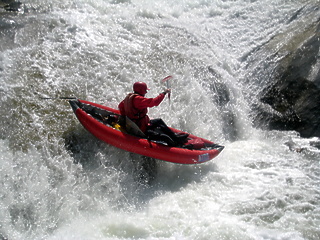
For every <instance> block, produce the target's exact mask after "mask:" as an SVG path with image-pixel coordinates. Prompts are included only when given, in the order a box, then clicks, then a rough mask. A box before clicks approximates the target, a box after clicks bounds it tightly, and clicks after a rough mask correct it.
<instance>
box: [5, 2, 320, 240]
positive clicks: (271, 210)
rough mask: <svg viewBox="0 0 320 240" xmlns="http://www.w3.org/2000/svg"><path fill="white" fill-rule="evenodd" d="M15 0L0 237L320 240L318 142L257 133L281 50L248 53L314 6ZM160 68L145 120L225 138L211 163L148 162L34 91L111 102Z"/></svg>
mask: <svg viewBox="0 0 320 240" xmlns="http://www.w3.org/2000/svg"><path fill="white" fill-rule="evenodd" d="M21 2H22V6H21V9H20V11H19V12H17V13H8V12H5V11H4V10H3V11H0V39H1V42H0V83H1V84H0V186H1V187H0V239H1V240H4V239H8V240H20V239H21V240H22V239H24V240H25V239H32V240H35V239H48V240H54V239H66V240H71V239H77V240H78V239H86V240H90V239H95V240H96V239H182V240H194V239H203V240H206V239H216V240H223V239H225V240H227V239H241V240H243V239H248V240H249V239H250V240H251V239H255V240H260V239H277V240H289V239H290V240H291V239H295V240H302V239H310V240H316V239H319V238H320V227H319V226H320V189H319V184H320V166H319V157H320V150H319V148H317V146H318V147H319V145H320V144H319V139H318V138H310V139H305V138H301V137H300V136H299V134H298V133H296V132H294V131H291V132H287V131H268V130H261V129H256V128H254V127H253V124H252V119H251V117H252V114H253V113H252V111H251V109H250V102H251V101H255V99H256V98H257V95H259V92H260V91H261V90H262V88H264V87H265V86H266V85H267V84H268V83H269V81H271V80H270V79H271V76H270V75H271V69H268V67H270V65H269V64H268V63H266V62H264V61H265V59H268V58H266V57H265V56H268V55H269V54H270V55H271V53H272V52H273V51H274V49H276V48H277V46H273V49H272V48H271V46H270V49H269V51H270V52H268V49H266V50H265V52H264V53H263V54H261V55H260V54H259V55H253V54H252V53H253V52H254V50H255V49H257V48H259V46H262V45H263V44H265V43H266V42H268V41H269V40H270V39H273V38H275V37H277V38H278V39H279V38H280V37H281V41H278V42H279V44H281V45H282V46H286V43H287V42H288V41H289V40H290V37H291V36H292V35H294V34H296V33H299V31H300V30H301V29H304V28H306V27H307V26H309V25H310V24H312V23H313V22H315V21H317V20H318V18H319V12H320V10H319V1H317V0H315V1H313V0H310V1H302V0H299V1H298V0H292V1H288V0H264V1H262V0H238V1H235V0H225V1H221V0H182V1H178V0H172V1H169V0H161V1H159V0H153V1H148V0H94V1H93V0H78V1H72V0H50V1H49V0H48V1H47V0H33V1H29V0H25V1H21ZM279 36H280V37H279ZM290 50H291V49H289V47H288V49H287V51H290ZM260 53H261V52H260ZM248 56H250V57H248ZM273 60H274V62H273V64H275V65H276V64H277V59H273ZM248 66H250V68H248ZM261 68H264V69H263V71H261ZM269 70H270V71H269ZM261 72H265V73H269V74H265V75H263V74H261ZM167 75H173V76H174V78H173V79H172V80H171V82H170V85H171V86H170V87H171V88H172V96H171V101H170V103H169V101H168V100H167V99H166V100H165V101H164V102H163V103H161V105H160V106H158V107H157V108H153V109H151V110H150V111H149V113H150V114H149V115H150V116H151V117H161V118H162V119H164V120H165V122H167V123H168V125H171V126H173V127H175V128H178V129H182V130H184V131H187V132H190V133H193V134H195V135H199V136H201V137H204V138H207V139H210V140H212V141H215V142H217V143H219V144H221V145H224V146H225V149H224V150H223V152H222V153H221V154H220V155H219V156H218V157H217V158H215V159H213V160H212V161H210V162H207V163H204V164H200V165H194V166H189V165H187V166H186V165H177V164H172V163H168V162H163V161H159V160H152V159H149V160H148V159H147V162H146V159H142V158H141V157H140V156H137V155H133V154H130V153H128V152H125V151H122V150H120V149H117V148H114V147H112V146H109V145H106V144H104V143H102V142H101V141H99V140H97V139H96V138H94V137H93V136H92V135H91V134H90V133H88V132H87V131H86V130H85V129H84V128H83V127H82V126H81V125H80V123H79V122H78V121H77V119H76V118H75V116H74V114H73V112H72V109H71V107H70V106H69V104H68V102H67V101H65V100H61V99H50V100H44V99H41V97H53V98H58V97H74V96H75V97H78V98H81V99H85V100H89V101H93V102H97V103H100V104H106V105H108V106H111V107H117V104H118V103H119V102H120V101H121V100H122V99H123V98H124V96H125V95H126V94H127V93H128V92H130V91H131V86H132V83H133V82H135V81H145V82H147V83H148V86H149V87H150V88H151V90H150V91H149V93H148V96H150V97H153V96H156V95H157V94H158V93H159V92H161V91H163V89H165V87H166V86H164V85H163V84H162V83H161V79H162V78H164V77H166V76H167Z"/></svg>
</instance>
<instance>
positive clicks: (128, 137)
mask: <svg viewBox="0 0 320 240" xmlns="http://www.w3.org/2000/svg"><path fill="white" fill-rule="evenodd" d="M69 103H70V105H71V106H72V109H73V111H74V113H75V115H76V116H77V118H78V119H79V121H80V123H81V124H82V125H83V126H84V127H85V128H86V129H87V130H88V131H89V132H90V133H92V134H93V135H94V136H95V137H97V138H98V139H100V140H102V141H104V142H106V143H108V144H111V145H113V146H115V147H117V148H121V149H124V150H126V151H129V152H133V153H137V154H140V155H144V156H147V157H151V158H156V159H160V160H164V161H168V162H173V163H180V164H198V163H204V162H207V161H209V160H211V159H213V158H214V157H216V156H217V155H218V154H219V153H220V152H221V151H222V150H223V148H224V147H223V146H220V145H217V144H214V143H213V142H211V141H209V140H206V139H203V138H200V137H197V136H194V135H191V134H190V135H189V136H188V139H189V140H188V142H187V143H185V145H183V146H179V147H171V146H168V145H166V144H165V143H164V142H159V141H153V140H148V139H147V138H143V137H138V136H134V135H132V134H128V133H126V132H125V131H124V130H123V129H122V128H121V127H120V126H119V125H118V124H116V123H114V122H113V123H111V122H110V121H108V119H110V117H114V116H119V114H120V112H119V110H116V109H113V108H109V107H106V106H103V105H100V104H96V103H92V102H88V101H84V100H71V101H69ZM170 129H171V130H173V131H174V132H176V133H179V132H181V131H179V130H177V129H174V128H170Z"/></svg>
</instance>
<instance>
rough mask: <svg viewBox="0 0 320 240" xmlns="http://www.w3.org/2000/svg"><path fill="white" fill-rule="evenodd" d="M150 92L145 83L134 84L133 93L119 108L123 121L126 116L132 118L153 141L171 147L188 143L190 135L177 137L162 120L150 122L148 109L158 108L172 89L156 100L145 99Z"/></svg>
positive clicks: (161, 94)
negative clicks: (161, 142) (163, 142)
mask: <svg viewBox="0 0 320 240" xmlns="http://www.w3.org/2000/svg"><path fill="white" fill-rule="evenodd" d="M148 90H150V89H149V88H148V86H147V84H146V83H145V82H135V83H134V84H133V93H129V94H128V95H127V96H126V97H125V99H124V100H123V101H122V102H120V104H119V106H118V108H119V110H120V114H121V116H122V119H125V118H124V117H125V116H126V117H128V118H130V119H131V120H132V121H133V122H134V123H136V124H137V126H138V127H139V128H140V129H141V131H142V132H143V133H144V134H145V135H147V137H149V138H150V139H152V140H162V141H165V142H166V143H167V144H168V145H170V146H176V145H179V144H183V143H184V142H186V141H187V136H188V134H181V135H177V134H175V133H174V132H173V131H171V129H170V128H168V126H167V125H166V124H165V123H164V121H163V120H162V119H152V120H150V118H149V116H148V115H147V113H148V108H151V107H156V106H158V105H159V104H160V103H161V102H162V101H163V99H164V98H165V96H166V94H167V93H170V92H171V89H166V90H165V91H164V92H162V93H160V94H159V95H158V96H157V97H155V98H146V97H145V95H146V94H147V92H148ZM122 125H123V123H122Z"/></svg>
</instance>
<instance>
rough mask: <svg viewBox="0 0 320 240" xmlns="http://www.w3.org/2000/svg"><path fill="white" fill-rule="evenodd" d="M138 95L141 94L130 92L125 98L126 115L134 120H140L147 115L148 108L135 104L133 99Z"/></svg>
mask: <svg viewBox="0 0 320 240" xmlns="http://www.w3.org/2000/svg"><path fill="white" fill-rule="evenodd" d="M136 96H139V95H138V94H136V93H129V94H128V95H127V96H126V98H125V99H124V101H123V103H124V111H125V115H126V116H127V117H128V118H130V119H131V120H133V121H138V120H140V119H143V118H145V117H146V115H147V112H148V109H147V108H143V109H138V108H136V107H135V106H134V104H133V100H134V98H135V97H136Z"/></svg>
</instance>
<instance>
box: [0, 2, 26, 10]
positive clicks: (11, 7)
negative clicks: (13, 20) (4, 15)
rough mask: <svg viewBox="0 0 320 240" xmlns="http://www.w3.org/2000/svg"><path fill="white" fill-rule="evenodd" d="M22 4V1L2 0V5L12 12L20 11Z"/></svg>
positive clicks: (0, 4)
mask: <svg viewBox="0 0 320 240" xmlns="http://www.w3.org/2000/svg"><path fill="white" fill-rule="evenodd" d="M21 5H22V3H21V2H19V1H15V0H0V7H1V8H4V9H5V10H6V11H10V12H15V11H19V9H20V7H21Z"/></svg>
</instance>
